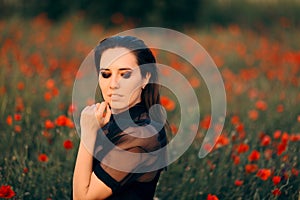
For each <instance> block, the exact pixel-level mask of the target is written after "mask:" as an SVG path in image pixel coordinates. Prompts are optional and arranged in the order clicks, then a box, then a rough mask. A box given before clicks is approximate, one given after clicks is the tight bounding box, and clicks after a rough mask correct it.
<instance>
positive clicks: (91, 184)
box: [73, 102, 112, 200]
mask: <svg viewBox="0 0 300 200" xmlns="http://www.w3.org/2000/svg"><path fill="white" fill-rule="evenodd" d="M105 109H106V111H107V113H106V116H105V117H103V113H104V110H105ZM110 115H111V113H110V110H109V108H108V105H107V104H106V103H105V102H103V103H101V104H97V105H93V106H88V107H86V108H85V109H84V110H83V111H82V114H81V119H80V126H81V142H80V145H79V150H78V154H77V159H76V164H75V170H74V176H73V198H74V199H75V200H77V199H80V200H84V199H105V198H107V197H109V196H110V195H111V194H112V190H111V188H110V187H108V186H107V185H105V184H104V183H103V182H102V181H101V180H100V179H99V178H98V177H97V176H96V175H95V174H94V173H93V172H92V164H93V156H92V153H91V152H93V149H94V143H95V140H96V133H97V130H98V129H99V128H100V127H102V126H103V125H104V124H106V123H107V122H108V120H109V118H110Z"/></svg>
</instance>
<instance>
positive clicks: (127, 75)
mask: <svg viewBox="0 0 300 200" xmlns="http://www.w3.org/2000/svg"><path fill="white" fill-rule="evenodd" d="M121 76H122V77H123V78H125V79H129V78H130V76H131V72H130V71H128V72H125V73H122V74H121Z"/></svg>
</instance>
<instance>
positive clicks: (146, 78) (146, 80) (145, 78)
mask: <svg viewBox="0 0 300 200" xmlns="http://www.w3.org/2000/svg"><path fill="white" fill-rule="evenodd" d="M150 78H151V74H150V73H149V72H147V74H146V76H145V77H144V78H143V86H142V88H143V89H144V88H145V87H146V85H147V84H148V83H149V80H150Z"/></svg>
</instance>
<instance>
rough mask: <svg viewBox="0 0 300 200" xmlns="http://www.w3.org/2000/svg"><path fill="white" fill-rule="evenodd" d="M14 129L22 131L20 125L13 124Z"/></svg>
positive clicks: (17, 131)
mask: <svg viewBox="0 0 300 200" xmlns="http://www.w3.org/2000/svg"><path fill="white" fill-rule="evenodd" d="M14 131H15V132H16V133H20V132H21V131H22V127H21V126H20V125H15V127H14Z"/></svg>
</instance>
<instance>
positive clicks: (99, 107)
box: [95, 102, 106, 121]
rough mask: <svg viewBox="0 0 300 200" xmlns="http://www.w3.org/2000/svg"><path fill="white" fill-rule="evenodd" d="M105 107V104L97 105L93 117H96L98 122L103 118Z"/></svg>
mask: <svg viewBox="0 0 300 200" xmlns="http://www.w3.org/2000/svg"><path fill="white" fill-rule="evenodd" d="M105 107H106V103H105V102H102V103H100V104H99V105H97V109H96V112H95V115H96V117H97V119H98V120H99V121H100V120H101V118H102V117H103V113H104V111H105Z"/></svg>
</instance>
